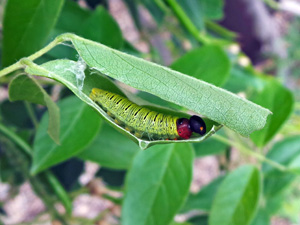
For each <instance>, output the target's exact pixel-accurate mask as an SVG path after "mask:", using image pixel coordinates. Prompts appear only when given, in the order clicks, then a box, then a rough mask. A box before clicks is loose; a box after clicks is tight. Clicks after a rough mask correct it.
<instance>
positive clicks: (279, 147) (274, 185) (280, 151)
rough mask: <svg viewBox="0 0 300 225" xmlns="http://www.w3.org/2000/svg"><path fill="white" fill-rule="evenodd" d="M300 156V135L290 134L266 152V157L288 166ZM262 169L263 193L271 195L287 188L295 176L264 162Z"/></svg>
mask: <svg viewBox="0 0 300 225" xmlns="http://www.w3.org/2000/svg"><path fill="white" fill-rule="evenodd" d="M299 156H300V136H299V135H297V136H292V137H288V138H285V139H284V140H282V141H280V142H277V143H276V144H275V145H274V146H273V147H272V149H271V150H270V151H269V152H268V154H267V155H266V157H267V158H268V159H270V160H273V161H275V162H277V163H280V164H282V165H284V166H287V167H288V166H289V165H291V164H292V163H293V161H294V160H296V159H297V158H298V157H299ZM262 171H263V173H264V174H265V177H264V193H265V195H266V196H267V197H273V196H275V195H277V194H279V193H281V192H282V191H283V190H284V189H285V188H287V187H288V186H289V185H290V184H291V182H292V181H293V180H294V179H295V178H296V177H297V176H296V175H294V174H291V173H285V172H280V171H278V170H276V169H275V168H273V167H271V166H270V165H268V164H266V163H264V164H263V167H262Z"/></svg>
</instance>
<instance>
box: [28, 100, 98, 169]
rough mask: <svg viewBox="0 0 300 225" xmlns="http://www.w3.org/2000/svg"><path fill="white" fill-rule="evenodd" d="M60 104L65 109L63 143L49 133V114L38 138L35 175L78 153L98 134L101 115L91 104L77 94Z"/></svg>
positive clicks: (36, 142) (34, 158)
mask: <svg viewBox="0 0 300 225" xmlns="http://www.w3.org/2000/svg"><path fill="white" fill-rule="evenodd" d="M58 105H59V107H60V110H61V123H60V134H61V139H60V142H61V144H60V145H57V144H56V143H55V142H53V140H52V139H50V137H49V136H48V135H47V134H46V128H47V124H48V119H49V116H48V114H47V113H46V114H45V115H44V116H43V118H42V120H41V123H40V126H39V128H38V130H37V133H36V136H35V139H34V144H33V165H32V167H31V173H32V174H36V173H38V172H40V171H42V170H44V169H47V168H49V167H50V166H52V165H55V164H57V163H60V162H62V161H64V160H66V159H68V158H70V157H72V156H74V155H76V154H78V152H80V151H82V150H83V149H84V148H85V147H86V146H87V145H88V144H89V143H90V142H91V141H92V140H93V139H94V137H95V136H96V134H97V133H98V130H99V127H100V118H99V116H98V115H97V113H96V112H95V111H94V110H93V109H92V108H90V107H89V106H88V105H87V104H85V103H84V102H82V101H80V100H78V98H76V97H69V98H67V99H64V100H62V101H61V102H59V104H58Z"/></svg>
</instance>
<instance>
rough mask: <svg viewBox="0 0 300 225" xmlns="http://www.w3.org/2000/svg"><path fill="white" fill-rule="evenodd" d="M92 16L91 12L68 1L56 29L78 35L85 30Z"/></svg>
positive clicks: (70, 0)
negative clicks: (85, 25)
mask: <svg viewBox="0 0 300 225" xmlns="http://www.w3.org/2000/svg"><path fill="white" fill-rule="evenodd" d="M91 14H92V12H91V11H90V10H88V9H86V8H82V7H80V5H79V4H78V3H77V2H75V1H72V0H66V1H65V4H64V6H63V8H62V11H61V14H60V16H59V18H58V21H57V23H56V26H55V29H56V30H59V31H63V32H74V33H78V32H79V31H80V30H81V29H82V28H83V25H84V22H85V20H86V19H87V18H89V17H90V16H91ZM99 22H101V21H99ZM91 29H92V28H91Z"/></svg>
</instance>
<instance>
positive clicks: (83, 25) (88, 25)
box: [47, 0, 124, 60]
mask: <svg viewBox="0 0 300 225" xmlns="http://www.w3.org/2000/svg"><path fill="white" fill-rule="evenodd" d="M66 32H72V33H75V34H78V35H80V36H82V37H85V38H88V39H91V40H93V41H97V42H100V43H102V44H105V45H108V46H110V47H112V48H116V49H120V48H121V47H122V46H123V42H124V41H123V36H122V32H121V29H120V27H119V26H118V24H117V22H116V21H115V20H114V18H113V17H112V16H111V15H110V14H109V13H108V12H107V11H106V10H105V9H104V8H103V7H100V6H99V7H97V8H96V10H94V11H90V10H87V9H85V8H82V7H80V5H79V4H78V3H77V2H74V1H71V0H68V1H66V2H65V4H64V7H63V9H62V12H61V15H60V17H59V19H58V21H57V24H56V27H55V29H54V30H53V31H52V33H51V37H50V39H49V40H52V39H53V38H55V37H56V36H57V35H59V34H62V33H66ZM47 54H48V55H50V56H52V57H54V58H68V59H72V60H76V55H77V53H76V51H75V49H73V48H69V47H68V46H65V45H60V46H57V47H55V48H54V49H52V50H51V51H49V52H48V53H47Z"/></svg>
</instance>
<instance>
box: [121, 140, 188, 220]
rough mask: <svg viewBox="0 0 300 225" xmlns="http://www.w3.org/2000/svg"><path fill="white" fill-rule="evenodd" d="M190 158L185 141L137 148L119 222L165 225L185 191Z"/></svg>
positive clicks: (127, 179)
mask: <svg viewBox="0 0 300 225" xmlns="http://www.w3.org/2000/svg"><path fill="white" fill-rule="evenodd" d="M193 158H194V153H193V149H192V148H191V146H190V145H189V144H187V143H185V144H176V145H175V144H171V145H156V146H154V147H151V149H149V150H147V151H140V152H139V153H138V154H137V156H136V157H135V159H134V161H133V165H132V168H131V169H130V171H129V174H128V177H127V178H126V194H125V198H124V202H123V209H122V224H123V225H127V224H130V225H132V224H139V225H146V224H155V225H166V224H169V223H170V222H171V221H172V219H173V217H174V216H175V214H176V212H177V211H178V209H179V208H180V206H181V205H182V203H183V201H184V200H185V198H186V197H187V194H188V192H189V187H190V183H191V180H192V169H193Z"/></svg>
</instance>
